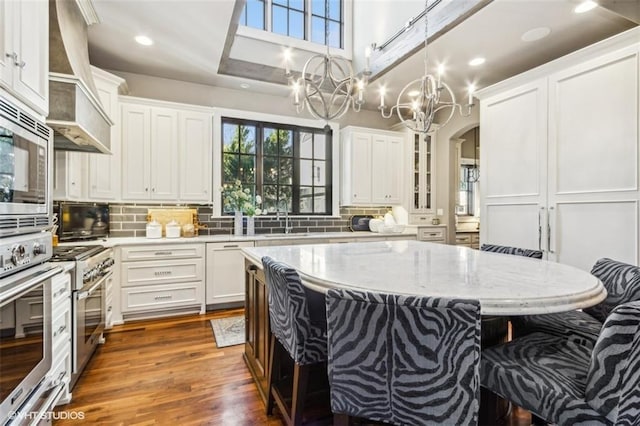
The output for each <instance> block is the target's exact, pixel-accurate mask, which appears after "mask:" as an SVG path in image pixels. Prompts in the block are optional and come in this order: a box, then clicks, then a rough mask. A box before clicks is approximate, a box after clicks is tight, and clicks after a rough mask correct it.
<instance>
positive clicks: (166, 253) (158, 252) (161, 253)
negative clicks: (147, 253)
mask: <svg viewBox="0 0 640 426" xmlns="http://www.w3.org/2000/svg"><path fill="white" fill-rule="evenodd" d="M172 254H173V253H172V252H170V251H157V252H156V256H171V255H172Z"/></svg>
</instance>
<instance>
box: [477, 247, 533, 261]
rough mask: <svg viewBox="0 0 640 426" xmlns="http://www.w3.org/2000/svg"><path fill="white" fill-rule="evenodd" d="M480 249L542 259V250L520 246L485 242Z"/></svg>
mask: <svg viewBox="0 0 640 426" xmlns="http://www.w3.org/2000/svg"><path fill="white" fill-rule="evenodd" d="M480 251H488V252H492V253H503V254H513V255H516V256H524V257H533V258H534V259H542V252H541V251H540V250H529V249H521V248H518V247H509V246H499V245H496V244H483V245H482V246H480Z"/></svg>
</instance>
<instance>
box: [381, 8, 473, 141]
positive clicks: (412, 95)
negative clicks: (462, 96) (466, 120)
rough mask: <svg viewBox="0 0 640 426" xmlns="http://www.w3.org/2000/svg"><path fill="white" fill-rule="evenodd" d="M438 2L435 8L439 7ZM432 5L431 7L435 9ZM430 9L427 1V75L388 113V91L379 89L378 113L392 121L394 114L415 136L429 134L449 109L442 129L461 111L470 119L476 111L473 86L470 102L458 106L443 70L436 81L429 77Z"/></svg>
mask: <svg viewBox="0 0 640 426" xmlns="http://www.w3.org/2000/svg"><path fill="white" fill-rule="evenodd" d="M437 3H438V2H436V3H435V4H437ZM435 4H434V5H432V6H431V7H434V6H435ZM429 10H430V7H429V5H428V1H425V12H424V75H423V76H422V77H421V78H419V79H416V80H413V81H412V82H410V83H409V84H407V85H406V86H404V87H403V88H402V90H401V91H400V94H399V95H398V100H397V102H396V104H395V105H393V106H392V107H391V108H390V109H389V112H385V109H386V106H385V103H384V95H385V88H384V87H381V88H380V106H379V107H378V109H379V110H380V113H381V114H382V117H383V118H391V116H392V115H393V113H394V110H395V112H396V114H397V115H398V118H399V119H400V121H401V122H402V123H403V124H404V125H405V126H406V127H408V128H409V129H411V130H412V131H414V132H419V133H427V132H428V131H429V129H430V128H431V125H432V124H433V121H434V119H435V115H436V113H438V112H439V111H446V110H447V109H449V114H448V115H447V116H446V118H445V119H444V120H443V121H441V122H440V123H438V124H439V127H442V126H444V125H446V124H447V123H448V122H449V121H450V120H451V118H452V117H453V115H454V113H455V111H456V110H459V111H460V115H462V116H463V117H468V116H469V115H471V107H473V92H474V90H475V88H474V86H473V85H470V86H469V101H468V103H467V104H466V105H461V104H458V103H456V97H455V95H454V93H453V91H452V90H451V88H450V87H449V86H448V85H447V84H446V83H445V82H444V81H442V74H443V73H444V66H443V65H440V66H439V67H438V76H437V77H434V76H433V75H431V74H429V72H428V69H427V59H428V57H427V39H428V38H429V32H428V12H429Z"/></svg>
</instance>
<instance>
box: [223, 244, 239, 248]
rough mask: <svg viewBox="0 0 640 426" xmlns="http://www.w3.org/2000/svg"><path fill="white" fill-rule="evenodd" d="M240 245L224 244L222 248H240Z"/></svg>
mask: <svg viewBox="0 0 640 426" xmlns="http://www.w3.org/2000/svg"><path fill="white" fill-rule="evenodd" d="M238 247H239V246H238V245H237V244H229V245H224V246H222V248H238Z"/></svg>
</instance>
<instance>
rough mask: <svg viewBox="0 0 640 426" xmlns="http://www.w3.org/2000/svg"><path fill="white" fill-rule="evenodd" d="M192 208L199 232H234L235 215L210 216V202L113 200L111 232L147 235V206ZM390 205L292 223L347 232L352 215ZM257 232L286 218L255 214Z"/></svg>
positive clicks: (280, 228)
mask: <svg viewBox="0 0 640 426" xmlns="http://www.w3.org/2000/svg"><path fill="white" fill-rule="evenodd" d="M177 207H179V208H192V209H197V210H198V221H199V222H200V224H201V225H205V226H206V228H205V229H200V231H199V235H231V234H233V217H231V216H229V217H228V218H227V217H224V218H219V217H218V218H213V219H212V218H211V214H212V211H213V210H212V208H211V206H200V205H184V204H182V205H176V204H161V205H157V204H154V205H146V204H119V203H118V204H110V205H109V209H110V223H109V228H110V232H109V234H110V236H111V237H144V236H146V225H147V210H148V209H150V208H154V209H157V208H167V209H170V208H177ZM390 209H391V208H390V207H342V208H340V217H339V218H334V217H327V216H322V217H317V216H289V226H293V230H292V232H293V233H300V232H348V231H350V229H349V219H350V218H351V216H353V215H372V216H378V215H383V214H385V213H386V212H387V211H389V210H390ZM255 223H256V224H255V231H256V234H273V233H281V232H284V218H283V217H282V218H281V219H280V220H277V219H276V218H275V217H273V216H256V219H255Z"/></svg>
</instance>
